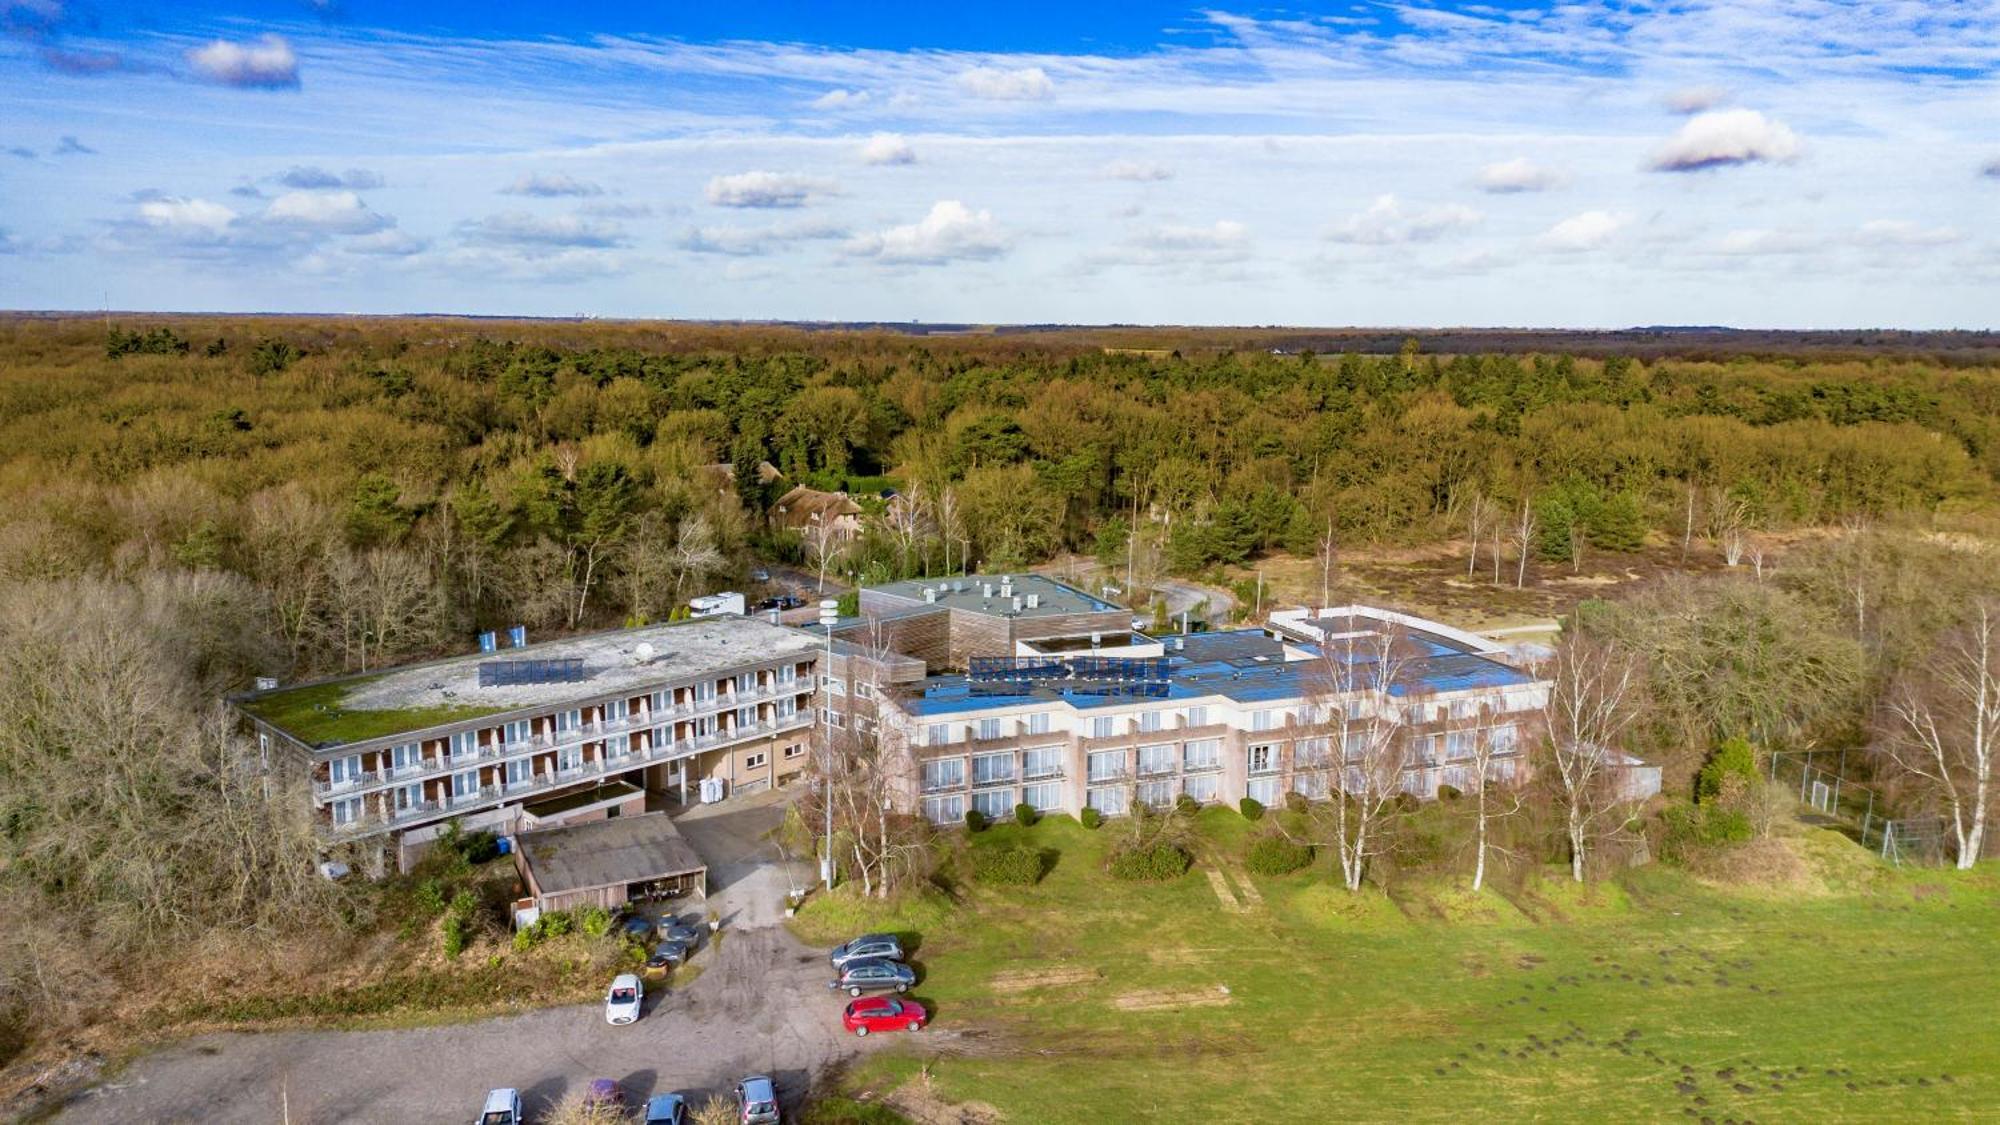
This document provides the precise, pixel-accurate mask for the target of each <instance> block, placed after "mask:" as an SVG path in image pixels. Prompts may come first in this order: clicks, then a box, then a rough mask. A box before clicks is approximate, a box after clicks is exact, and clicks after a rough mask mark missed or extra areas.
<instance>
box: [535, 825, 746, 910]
mask: <svg viewBox="0 0 2000 1125" xmlns="http://www.w3.org/2000/svg"><path fill="white" fill-rule="evenodd" d="M515 845H516V846H515V848H514V856H515V865H516V867H517V868H518V869H519V870H520V873H521V882H522V883H523V884H524V885H525V886H526V887H527V891H528V894H527V898H526V899H525V900H524V901H522V902H518V903H516V904H515V915H516V917H517V918H519V917H522V916H524V915H526V916H529V917H530V918H532V917H534V916H538V915H539V914H540V912H541V911H544V910H571V909H574V908H576V907H579V906H602V907H604V908H605V909H607V910H615V909H617V908H618V907H620V906H623V905H625V904H626V903H628V902H633V901H637V900H642V899H647V898H670V897H671V898H680V897H682V896H683V895H693V896H696V897H699V896H701V895H703V894H705V893H706V891H707V887H708V866H707V865H706V864H705V863H703V862H702V859H701V857H700V856H699V855H696V854H695V850H694V848H693V847H691V846H690V845H689V844H688V842H687V841H686V840H685V839H683V838H682V837H681V832H680V829H679V828H677V827H675V825H674V822H673V818H672V817H669V816H668V815H667V814H665V813H649V814H647V815H644V816H621V817H615V818H613V819H610V820H596V821H591V822H589V823H585V824H572V825H567V826H565V827H561V828H544V829H540V830H537V831H534V832H523V833H521V834H520V835H519V836H517V837H515Z"/></svg>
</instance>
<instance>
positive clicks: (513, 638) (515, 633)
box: [507, 625, 528, 648]
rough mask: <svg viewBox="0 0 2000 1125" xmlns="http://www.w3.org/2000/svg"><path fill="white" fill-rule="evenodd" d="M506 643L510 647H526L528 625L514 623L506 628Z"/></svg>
mask: <svg viewBox="0 0 2000 1125" xmlns="http://www.w3.org/2000/svg"><path fill="white" fill-rule="evenodd" d="M507 644H508V645H509V646H510V647H512V648H527V647H528V627H527V626H526V625H515V626H512V627H510V628H509V629H508V630H507Z"/></svg>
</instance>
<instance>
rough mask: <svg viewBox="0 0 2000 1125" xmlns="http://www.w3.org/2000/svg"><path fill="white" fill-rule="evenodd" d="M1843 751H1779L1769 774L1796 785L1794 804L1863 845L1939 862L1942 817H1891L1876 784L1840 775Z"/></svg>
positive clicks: (1886, 854) (1899, 859)
mask: <svg viewBox="0 0 2000 1125" xmlns="http://www.w3.org/2000/svg"><path fill="white" fill-rule="evenodd" d="M1846 766H1847V752H1846V751H1844V750H1820V751H1803V752H1785V751H1778V752H1774V753H1773V754H1772V755H1771V780H1773V781H1782V782H1784V783H1785V784H1787V785H1788V786H1796V793H1797V795H1798V798H1799V804H1800V805H1802V806H1804V807H1805V808H1808V809H1810V810H1812V811H1813V812H1814V813H1817V814H1819V816H1821V817H1822V818H1824V819H1825V820H1826V821H1828V822H1831V823H1833V824H1834V825H1836V826H1839V827H1841V828H1844V829H1846V830H1847V832H1848V833H1849V834H1850V835H1852V836H1853V837H1854V838H1855V840H1856V841H1858V842H1859V843H1860V844H1861V846H1862V847H1864V848H1867V849H1868V850H1869V851H1871V852H1874V853H1875V854H1876V855H1879V856H1881V857H1882V859H1883V860H1884V861H1886V862H1888V863H1893V864H1895V865H1897V866H1899V867H1900V866H1902V865H1904V864H1938V863H1943V862H1944V859H1945V830H1944V821H1943V820H1941V819H1939V818H1938V817H1934V816H1918V817H1905V818H1901V819H1898V818H1895V817H1891V816H1890V815H1889V812H1890V809H1889V806H1888V804H1887V802H1885V801H1883V800H1881V799H1880V797H1879V796H1878V795H1877V794H1876V792H1875V790H1874V789H1872V788H1870V787H1868V786H1866V785H1862V784H1861V783H1859V782H1856V781H1854V780H1852V779H1850V778H1848V777H1846V776H1845V769H1846Z"/></svg>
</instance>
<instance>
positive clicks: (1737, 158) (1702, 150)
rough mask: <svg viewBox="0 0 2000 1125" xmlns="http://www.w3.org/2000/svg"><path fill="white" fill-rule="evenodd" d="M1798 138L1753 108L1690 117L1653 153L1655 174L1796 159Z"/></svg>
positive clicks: (1795, 134) (1798, 145)
mask: <svg viewBox="0 0 2000 1125" xmlns="http://www.w3.org/2000/svg"><path fill="white" fill-rule="evenodd" d="M1800 147H1801V146H1800V144H1799V137H1798V134H1797V133H1794V132H1792V130H1791V129H1790V128H1788V127H1787V126H1785V125H1784V124H1783V123H1781V122H1778V121H1773V120H1771V119H1770V118H1768V117H1765V116H1764V115H1763V114H1761V113H1759V112H1757V111H1756V110H1754V109H1723V110H1716V111H1714V112H1712V113H1703V114H1700V115H1698V116H1696V117H1693V118H1690V119H1689V121H1688V123H1687V124H1685V125H1683V126H1681V129H1680V132H1678V133H1675V134H1674V135H1673V137H1672V139H1670V140H1668V141H1667V143H1666V144H1665V145H1664V146H1663V147H1662V148H1661V149H1660V150H1659V151H1658V152H1656V153H1654V154H1653V159H1652V163H1651V165H1650V167H1651V168H1652V170H1653V171H1655V172H1698V171H1701V170H1702V169H1705V168H1726V167H1729V166H1731V165H1737V164H1760V163H1777V164H1783V163H1788V162H1790V161H1793V160H1796V159H1798V156H1799V150H1800Z"/></svg>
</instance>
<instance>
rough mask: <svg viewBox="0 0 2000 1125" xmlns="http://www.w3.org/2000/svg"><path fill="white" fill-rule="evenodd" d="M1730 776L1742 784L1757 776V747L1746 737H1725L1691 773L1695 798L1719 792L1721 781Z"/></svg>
mask: <svg viewBox="0 0 2000 1125" xmlns="http://www.w3.org/2000/svg"><path fill="white" fill-rule="evenodd" d="M1731 777H1740V778H1742V779H1743V781H1744V782H1745V783H1746V784H1748V783H1754V782H1755V781H1756V780H1757V750H1756V748H1755V747H1753V746H1751V745H1750V742H1749V740H1748V739H1745V738H1741V737H1737V738H1730V739H1725V740H1724V741H1723V743H1722V745H1720V746H1717V747H1716V748H1715V753H1713V754H1711V755H1709V758H1708V761H1707V762H1705V763H1703V765H1702V767H1701V772H1700V773H1698V774H1696V775H1695V782H1694V796H1695V800H1697V801H1700V802H1702V803H1704V804H1705V803H1707V802H1709V801H1713V800H1715V799H1716V798H1718V797H1720V796H1722V791H1723V788H1724V783H1725V782H1726V781H1727V780H1728V779H1729V778H1731Z"/></svg>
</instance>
